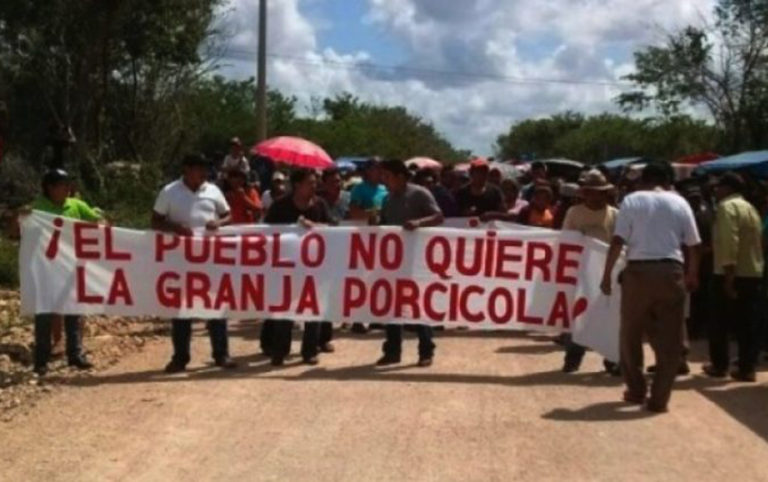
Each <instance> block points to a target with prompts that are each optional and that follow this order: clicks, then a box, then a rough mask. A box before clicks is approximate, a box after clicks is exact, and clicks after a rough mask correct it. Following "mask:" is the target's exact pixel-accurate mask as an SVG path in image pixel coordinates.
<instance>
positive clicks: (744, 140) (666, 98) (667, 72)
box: [619, 0, 768, 151]
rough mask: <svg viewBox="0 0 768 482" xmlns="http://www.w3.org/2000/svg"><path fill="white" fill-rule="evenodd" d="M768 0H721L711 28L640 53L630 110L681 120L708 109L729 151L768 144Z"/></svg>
mask: <svg viewBox="0 0 768 482" xmlns="http://www.w3.org/2000/svg"><path fill="white" fill-rule="evenodd" d="M767 54H768V0H720V1H719V2H718V4H717V7H716V8H715V23H714V25H713V26H712V27H710V28H696V27H687V28H684V29H683V30H681V31H679V32H675V33H673V34H671V35H669V37H668V38H667V41H666V44H665V45H663V46H652V47H648V48H646V49H644V50H641V51H639V52H636V53H635V67H636V72H635V73H633V74H630V75H628V76H627V79H628V80H631V81H632V82H634V83H635V85H636V86H637V90H635V91H632V92H628V93H626V94H623V95H622V96H620V98H619V102H620V104H621V105H622V106H624V107H625V108H627V109H645V108H648V107H655V108H656V109H658V110H659V111H660V112H661V113H662V114H664V115H668V116H671V115H676V114H678V113H679V112H680V111H681V110H683V108H685V107H686V106H693V107H702V108H705V109H707V110H708V112H709V113H710V114H711V116H712V118H713V119H714V120H715V122H716V123H717V125H718V126H719V127H720V128H721V129H722V131H723V141H724V145H723V147H724V148H725V150H728V151H737V150H744V149H750V148H759V147H765V145H766V143H768V110H767V109H766V108H767V107H768V62H766V60H767V59H768V57H767Z"/></svg>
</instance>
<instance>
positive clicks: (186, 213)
mask: <svg viewBox="0 0 768 482" xmlns="http://www.w3.org/2000/svg"><path fill="white" fill-rule="evenodd" d="M154 210H155V212H156V213H157V214H160V215H161V216H165V217H166V218H167V219H168V220H170V221H173V222H174V223H178V224H181V225H182V226H185V227H188V228H190V229H195V228H204V227H205V225H206V224H207V223H208V222H209V221H215V220H217V219H219V217H221V216H224V215H226V214H227V213H229V204H227V200H226V199H225V198H224V194H222V192H221V190H220V189H219V188H218V187H216V185H215V184H211V183H209V182H204V183H203V185H202V186H200V189H198V190H197V192H193V191H192V190H190V189H189V188H188V187H187V185H186V184H184V181H182V180H181V179H179V180H177V181H174V182H172V183H170V184H168V185H167V186H165V187H164V188H163V189H162V190H161V191H160V194H158V195H157V200H156V201H155V207H154Z"/></svg>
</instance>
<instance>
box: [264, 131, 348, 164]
mask: <svg viewBox="0 0 768 482" xmlns="http://www.w3.org/2000/svg"><path fill="white" fill-rule="evenodd" d="M251 154H254V155H259V156H265V157H269V158H271V159H272V160H274V161H275V162H282V163H283V164H288V165H291V166H296V167H306V168H310V169H325V168H328V167H332V166H333V159H331V156H329V155H328V153H327V152H325V151H324V150H323V148H322V147H320V146H318V145H317V144H313V143H312V142H309V141H307V140H305V139H301V138H299V137H287V136H285V137H275V138H272V139H267V140H266V141H264V142H261V143H259V144H257V145H255V146H253V147H252V148H251Z"/></svg>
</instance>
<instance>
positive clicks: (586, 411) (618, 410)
mask: <svg viewBox="0 0 768 482" xmlns="http://www.w3.org/2000/svg"><path fill="white" fill-rule="evenodd" d="M655 415H658V414H654V413H651V412H648V411H646V410H643V409H642V407H638V406H636V405H635V406H633V405H629V404H627V403H624V402H603V403H596V404H594V405H589V406H586V407H584V408H580V409H578V410H568V409H565V408H556V409H555V410H552V411H551V412H549V413H545V414H544V415H542V418H544V419H546V420H556V421H560V422H574V421H575V422H615V421H630V420H641V419H644V418H650V417H653V416H655Z"/></svg>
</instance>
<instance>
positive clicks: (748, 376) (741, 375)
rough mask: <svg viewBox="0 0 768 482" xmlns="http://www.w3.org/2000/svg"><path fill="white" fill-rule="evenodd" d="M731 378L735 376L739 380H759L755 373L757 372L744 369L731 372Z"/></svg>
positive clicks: (750, 381) (752, 381) (749, 381)
mask: <svg viewBox="0 0 768 482" xmlns="http://www.w3.org/2000/svg"><path fill="white" fill-rule="evenodd" d="M731 378H733V379H734V380H736V381H737V382H748V383H754V382H756V381H757V375H756V374H755V372H745V371H742V370H733V371H732V372H731Z"/></svg>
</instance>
